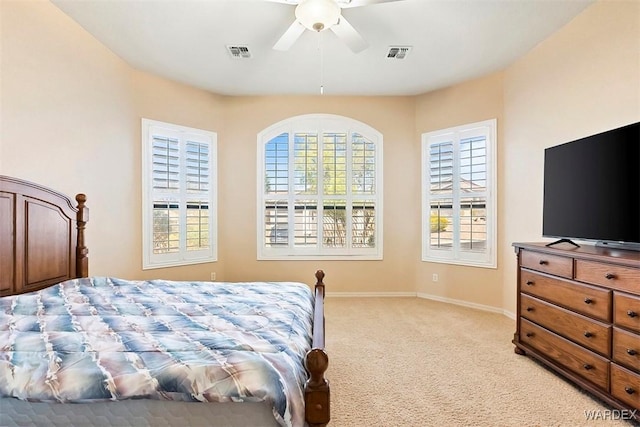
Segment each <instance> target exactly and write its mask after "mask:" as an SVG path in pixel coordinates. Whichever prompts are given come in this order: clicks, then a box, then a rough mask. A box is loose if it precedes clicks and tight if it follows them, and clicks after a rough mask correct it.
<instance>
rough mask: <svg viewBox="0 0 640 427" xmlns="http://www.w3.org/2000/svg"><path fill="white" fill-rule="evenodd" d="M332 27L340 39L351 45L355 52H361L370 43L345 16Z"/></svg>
mask: <svg viewBox="0 0 640 427" xmlns="http://www.w3.org/2000/svg"><path fill="white" fill-rule="evenodd" d="M330 28H331V30H332V31H333V32H334V33H335V34H336V36H338V38H339V39H341V40H342V41H343V42H345V44H346V45H347V46H349V49H351V50H352V51H353V53H358V52H361V51H363V50H365V49H366V48H368V47H369V43H367V41H366V40H365V39H363V38H362V36H361V35H360V34H359V33H358V32H357V31H356V29H355V28H353V26H352V25H351V24H349V22H348V21H347V20H346V19H344V16H341V17H340V20H339V21H338V23H337V24H336V25H333V26H331V27H330Z"/></svg>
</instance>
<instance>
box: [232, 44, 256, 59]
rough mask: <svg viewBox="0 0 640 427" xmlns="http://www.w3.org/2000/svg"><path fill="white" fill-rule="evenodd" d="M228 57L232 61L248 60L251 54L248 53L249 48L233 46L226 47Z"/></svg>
mask: <svg viewBox="0 0 640 427" xmlns="http://www.w3.org/2000/svg"><path fill="white" fill-rule="evenodd" d="M227 50H228V51H229V55H231V57H232V58H234V59H249V58H251V52H249V46H242V45H233V46H227Z"/></svg>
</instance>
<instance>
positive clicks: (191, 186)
mask: <svg viewBox="0 0 640 427" xmlns="http://www.w3.org/2000/svg"><path fill="white" fill-rule="evenodd" d="M142 130H143V137H142V151H143V268H145V269H146V268H157V267H168V266H173V265H184V264H193V263H201V262H211V261H215V259H216V252H217V251H216V236H215V230H216V210H215V205H214V201H215V190H216V188H215V182H216V175H215V149H216V135H215V133H212V132H208V131H202V130H198V129H191V128H186V127H183V126H177V125H172V124H168V123H161V122H156V121H152V120H147V119H143V120H142Z"/></svg>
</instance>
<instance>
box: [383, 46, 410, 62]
mask: <svg viewBox="0 0 640 427" xmlns="http://www.w3.org/2000/svg"><path fill="white" fill-rule="evenodd" d="M410 51H411V46H391V47H389V51H388V52H387V58H391V59H405V58H406V57H407V55H408V54H409V52H410Z"/></svg>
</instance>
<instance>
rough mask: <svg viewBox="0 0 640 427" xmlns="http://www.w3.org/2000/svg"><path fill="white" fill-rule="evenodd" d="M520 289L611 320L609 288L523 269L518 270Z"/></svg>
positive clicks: (601, 318)
mask: <svg viewBox="0 0 640 427" xmlns="http://www.w3.org/2000/svg"><path fill="white" fill-rule="evenodd" d="M520 290H521V291H522V292H526V293H528V294H531V295H535V296H537V297H540V298H542V299H545V300H547V301H551V302H553V303H555V304H559V305H562V306H563V307H566V308H569V309H571V310H575V311H578V312H580V313H582V314H585V315H587V316H590V317H594V318H596V319H599V320H602V321H605V322H610V321H611V294H612V292H611V291H610V290H607V289H602V288H597V287H595V286H589V285H583V284H580V283H576V282H570V281H568V280H564V279H559V278H555V277H551V276H547V275H544V274H539V273H536V272H533V271H529V270H524V269H523V270H521V271H520Z"/></svg>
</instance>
